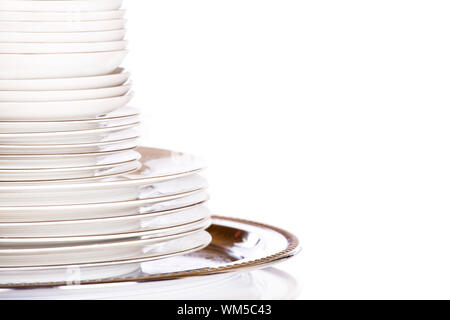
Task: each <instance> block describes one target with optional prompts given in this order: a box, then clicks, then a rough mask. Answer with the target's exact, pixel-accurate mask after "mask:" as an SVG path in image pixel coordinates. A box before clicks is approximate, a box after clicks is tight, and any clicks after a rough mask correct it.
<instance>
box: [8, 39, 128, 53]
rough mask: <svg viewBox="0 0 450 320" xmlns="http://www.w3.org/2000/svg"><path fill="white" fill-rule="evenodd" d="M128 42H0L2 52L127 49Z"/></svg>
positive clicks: (68, 51)
mask: <svg viewBox="0 0 450 320" xmlns="http://www.w3.org/2000/svg"><path fill="white" fill-rule="evenodd" d="M126 46H127V42H126V41H124V40H122V41H107V42H67V43H51V42H50V43H30V42H0V54H3V53H27V54H37V53H72V52H73V53H77V52H103V51H119V50H125V49H126Z"/></svg>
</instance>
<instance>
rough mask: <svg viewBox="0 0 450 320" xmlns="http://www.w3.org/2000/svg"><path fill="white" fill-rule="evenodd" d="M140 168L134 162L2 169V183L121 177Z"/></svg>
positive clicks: (138, 164) (0, 176) (0, 172)
mask: <svg viewBox="0 0 450 320" xmlns="http://www.w3.org/2000/svg"><path fill="white" fill-rule="evenodd" d="M139 167H140V163H139V161H136V160H132V161H126V162H121V163H114V164H108V165H97V166H86V167H69V168H52V169H0V182H27V181H39V182H45V181H52V180H70V179H87V178H97V177H103V176H111V175H119V174H123V173H125V172H129V171H131V170H136V169H138V168H139Z"/></svg>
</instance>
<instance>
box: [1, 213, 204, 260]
mask: <svg viewBox="0 0 450 320" xmlns="http://www.w3.org/2000/svg"><path fill="white" fill-rule="evenodd" d="M210 225H211V218H210V215H207V216H205V217H204V218H203V219H200V220H195V221H191V222H190V223H186V224H182V225H177V226H172V227H168V228H162V229H154V230H145V229H142V228H141V229H140V230H139V231H135V232H125V233H114V234H103V235H86V236H62V237H29V238H23V237H1V238H0V251H1V250H2V249H13V248H14V249H18V250H21V249H30V248H33V249H34V248H36V247H37V248H43V247H48V248H54V247H56V246H64V247H67V246H79V245H87V244H99V243H111V242H119V241H132V240H139V239H158V240H160V239H163V238H170V237H173V236H177V235H179V234H186V233H189V232H195V231H199V230H204V229H206V228H208V227H209V226H210ZM136 228H138V226H136ZM0 266H1V262H0Z"/></svg>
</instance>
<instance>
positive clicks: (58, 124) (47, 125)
mask: <svg viewBox="0 0 450 320" xmlns="http://www.w3.org/2000/svg"><path fill="white" fill-rule="evenodd" d="M117 111H120V112H113V113H110V114H108V115H109V116H111V118H109V116H108V115H106V116H105V117H104V118H99V119H96V120H80V121H76V120H72V121H0V133H33V132H58V131H79V130H92V129H101V128H111V127H118V126H124V125H130V124H133V123H136V122H139V114H138V113H137V110H136V109H134V108H121V109H120V110H117ZM119 114H122V116H114V115H119Z"/></svg>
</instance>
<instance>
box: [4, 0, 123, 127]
mask: <svg viewBox="0 0 450 320" xmlns="http://www.w3.org/2000/svg"><path fill="white" fill-rule="evenodd" d="M31 2H38V1H31ZM0 3H1V2H0ZM66 34H71V33H66ZM126 55H127V51H126V50H119V51H104V52H82V53H51V54H48V53H36V54H19V53H16V54H0V79H3V80H8V79H44V78H66V77H87V76H97V75H103V74H107V73H110V72H113V71H114V70H115V69H116V68H117V67H118V66H119V65H120V64H121V63H122V61H123V59H124V58H125V56H126ZM17 66H20V68H18V67H17ZM110 103H112V102H110ZM36 107H37V106H36ZM41 107H42V108H44V107H43V106H41ZM4 108H6V107H5V106H3V107H1V108H0V110H1V113H3V112H5V110H4ZM28 108H31V106H28ZM72 108H76V106H72ZM53 109H55V106H53ZM59 109H63V110H64V109H65V108H64V107H60V108H59ZM113 109H115V108H112V109H110V110H109V111H111V110H113ZM104 112H107V111H104ZM104 112H102V113H104ZM8 117H10V116H9V115H4V116H3V115H2V119H5V118H8ZM12 118H13V119H14V117H12ZM53 119H54V118H53Z"/></svg>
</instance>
